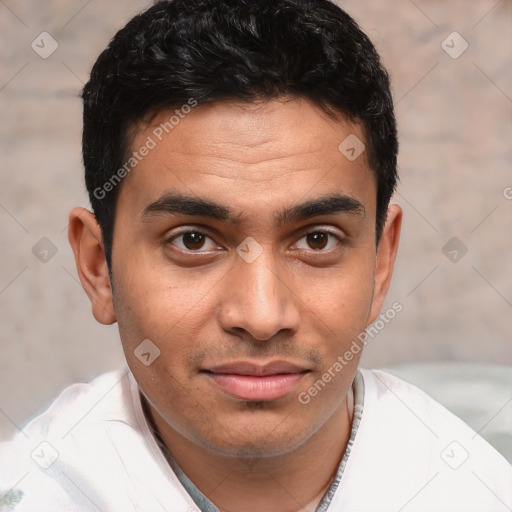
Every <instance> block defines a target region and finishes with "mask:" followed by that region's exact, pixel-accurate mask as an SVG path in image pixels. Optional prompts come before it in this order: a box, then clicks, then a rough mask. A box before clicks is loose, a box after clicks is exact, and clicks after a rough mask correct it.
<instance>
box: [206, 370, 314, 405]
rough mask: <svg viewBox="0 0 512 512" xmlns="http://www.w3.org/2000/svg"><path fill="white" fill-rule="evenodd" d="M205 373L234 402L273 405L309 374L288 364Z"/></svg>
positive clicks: (208, 371)
mask: <svg viewBox="0 0 512 512" xmlns="http://www.w3.org/2000/svg"><path fill="white" fill-rule="evenodd" d="M203 373H204V374H205V375H206V376H207V377H208V378H209V379H210V380H211V381H212V382H213V383H214V384H215V385H216V386H218V387H219V388H220V389H221V390H222V391H224V392H225V393H227V394H228V395H230V396H232V397H233V398H237V399H239V400H253V401H256V400H257V401H271V400H278V399H279V398H283V397H284V396H286V395H288V394H290V393H291V392H292V391H293V390H294V389H295V388H296V387H297V386H298V384H299V382H300V381H301V379H302V378H303V377H304V375H306V374H307V373H309V370H308V369H306V368H301V367H300V366H297V365H294V364H292V363H289V362H286V361H272V362H270V363H268V364H265V365H261V364H256V363H251V362H248V361H239V362H234V363H228V364H222V365H218V366H213V367H210V368H207V369H206V370H203Z"/></svg>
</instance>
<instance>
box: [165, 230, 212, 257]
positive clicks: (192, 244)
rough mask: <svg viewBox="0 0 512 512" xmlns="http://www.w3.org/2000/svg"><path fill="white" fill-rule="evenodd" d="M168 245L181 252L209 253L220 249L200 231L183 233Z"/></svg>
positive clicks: (172, 239)
mask: <svg viewBox="0 0 512 512" xmlns="http://www.w3.org/2000/svg"><path fill="white" fill-rule="evenodd" d="M167 243H170V244H172V245H174V246H175V247H177V248H178V249H180V250H181V251H189V252H199V253H203V252H208V251H213V250H215V249H218V248H219V247H218V245H217V244H216V243H215V242H214V241H213V240H212V239H211V238H210V237H209V236H208V235H205V234H204V233H201V232H200V231H182V232H181V233H178V234H177V235H174V236H173V237H172V238H171V239H170V240H169V241H168V242H167Z"/></svg>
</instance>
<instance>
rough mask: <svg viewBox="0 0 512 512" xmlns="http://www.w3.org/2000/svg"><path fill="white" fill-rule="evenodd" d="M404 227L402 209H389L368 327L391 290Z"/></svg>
mask: <svg viewBox="0 0 512 512" xmlns="http://www.w3.org/2000/svg"><path fill="white" fill-rule="evenodd" d="M401 227H402V208H401V207H400V206H398V205H397V204H392V205H391V206H390V207H389V208H388V215H387V219H386V224H385V226H384V229H383V231H382V236H381V238H380V241H379V247H378V249H377V263H376V267H375V281H374V288H373V301H372V308H371V311H370V317H369V319H368V325H370V324H371V323H373V322H374V321H375V320H376V318H377V316H378V314H379V313H380V310H381V308H382V304H383V303H384V299H385V298H386V295H387V293H388V290H389V285H390V283H391V276H392V275H393V267H394V265H395V259H396V254H397V252H398V242H399V240H400V228H401Z"/></svg>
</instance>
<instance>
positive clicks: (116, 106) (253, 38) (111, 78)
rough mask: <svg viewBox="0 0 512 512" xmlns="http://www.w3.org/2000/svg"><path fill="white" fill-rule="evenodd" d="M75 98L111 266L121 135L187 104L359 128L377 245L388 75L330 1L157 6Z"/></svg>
mask: <svg viewBox="0 0 512 512" xmlns="http://www.w3.org/2000/svg"><path fill="white" fill-rule="evenodd" d="M82 98H83V103H84V117H83V121H84V125H83V139H82V151H83V161H84V167H85V181H86V185H87V190H88V193H89V197H90V201H91V206H92V208H93V211H94V214H95V216H96V219H97V221H98V224H99V225H100V227H101V231H102V238H103V243H104V246H105V255H106V259H107V263H108V265H109V269H111V251H112V241H113V226H114V215H115V203H116V196H117V193H118V189H119V187H117V186H116V185H117V183H118V182H120V181H121V179H122V178H123V177H124V176H125V175H126V173H127V172H129V171H130V167H127V165H126V162H127V160H128V159H129V158H130V154H129V151H130V141H131V138H130V136H129V133H130V130H131V128H132V127H134V126H136V124H137V123H139V122H141V121H142V120H144V119H147V118H148V117H152V116H155V115H156V114H157V113H158V112H159V111H160V110H162V109H165V108H172V107H175V106H183V105H190V104H191V102H194V104H193V105H197V104H202V103H210V102H215V101H220V100H230V99H231V100H241V101H243V102H255V101H259V100H272V99H279V98H306V99H309V100H310V101H313V102H314V103H315V104H317V105H318V106H320V107H321V108H322V109H323V110H324V111H325V112H327V113H328V114H329V115H331V116H334V117H336V116H339V115H343V116H345V117H346V118H347V119H349V120H351V121H354V122H360V123H361V124H362V127H363V130H364V134H365V141H364V142H365V145H366V152H367V153H366V154H367V157H368V161H369V164H370V167H371V169H372V171H373V172H374V173H375V176H376V183H377V215H376V241H377V243H378V240H379V238H380V235H381V233H382V229H383V225H384V223H385V220H386V212H387V208H388V205H389V201H390V199H391V196H392V195H393V192H394V189H395V187H396V182H397V169H396V165H397V153H398V140H397V133H396V121H395V116H394V110H393V100H392V96H391V92H390V84H389V76H388V74H387V72H386V70H385V69H384V67H383V65H382V63H381V60H380V58H379V55H378V53H377V51H376V50H375V48H374V46H373V44H372V43H371V41H370V39H369V38H368V37H367V36H366V35H365V34H364V33H363V32H362V31H361V30H360V28H359V27H358V25H357V23H356V22H355V21H354V20H353V19H352V18H351V17H350V16H349V15H348V14H347V13H346V12H344V11H343V10H342V9H340V8H339V7H338V6H337V5H335V4H334V3H332V2H331V1H329V0H222V1H220V0H164V1H159V2H157V3H155V5H153V6H152V7H150V8H149V9H148V10H146V11H145V12H143V13H141V14H139V15H137V16H135V17H134V18H133V19H132V20H130V21H129V22H128V23H127V25H126V26H125V27H124V28H122V29H121V30H119V32H117V34H116V35H115V36H114V38H113V39H112V40H111V42H110V43H109V45H108V46H107V48H106V49H105V50H104V51H103V52H102V53H101V55H100V56H99V57H98V59H97V61H96V63H95V64H94V66H93V68H92V71H91V76H90V79H89V81H88V82H87V84H86V85H85V86H84V88H83V91H82ZM340 142H341V141H340ZM131 163H132V164H133V165H132V166H131V167H133V166H134V165H135V164H136V162H135V161H133V162H131ZM123 169H124V171H123Z"/></svg>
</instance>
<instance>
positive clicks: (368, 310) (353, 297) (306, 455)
mask: <svg viewBox="0 0 512 512" xmlns="http://www.w3.org/2000/svg"><path fill="white" fill-rule="evenodd" d="M171 113H172V112H171ZM169 115H170V114H169V112H160V113H159V114H158V115H157V116H156V117H155V118H154V119H153V120H152V121H151V123H150V125H147V124H146V125H143V124H141V125H139V126H137V127H135V134H136V135H135V138H134V140H133V143H132V149H135V148H139V147H140V146H142V145H143V144H144V143H145V142H146V140H147V137H148V136H152V133H153V130H154V129H155V127H157V126H158V125H159V124H160V123H161V122H163V121H165V120H167V119H169ZM350 134H355V135H356V136H357V137H358V138H359V139H360V140H362V141H364V134H363V133H362V131H361V127H360V126H359V125H357V124H354V123H351V122H348V121H346V120H344V119H343V118H340V119H339V120H333V119H331V118H329V117H327V116H326V114H325V113H323V112H322V111H321V110H320V109H319V108H318V107H317V106H316V105H314V104H313V103H311V102H309V101H308V100H305V99H293V100H287V101H285V100H279V101H278V100H276V101H270V102H260V103H251V104H241V103H237V102H234V101H224V102H217V103H214V104H210V105H200V106H197V107H195V108H194V109H193V110H192V111H191V112H190V113H189V114H188V115H187V116H186V117H185V118H184V119H183V120H181V121H180V123H179V124H178V125H177V126H175V127H174V129H173V130H172V132H171V133H170V134H169V135H166V136H165V137H164V138H163V139H162V141H161V142H158V144H156V147H154V148H153V149H152V150H151V151H150V152H149V153H148V154H147V156H145V157H144V158H143V160H142V161H141V162H140V163H139V164H138V165H137V167H136V169H134V170H133V171H132V172H131V173H130V174H129V175H128V177H127V178H126V179H125V180H124V182H123V183H122V185H121V188H120V190H119V196H118V202H117V206H116V219H115V227H114V243H113V254H112V275H113V287H111V283H110V279H109V275H108V270H107V266H106V263H105V259H104V252H103V246H102V244H101V232H100V229H99V227H98V225H97V223H96V221H95V219H94V216H93V215H92V213H90V212H88V211H87V210H84V209H80V208H77V209H74V210H73V211H72V212H71V215H70V228H69V239H70V243H71V245H72V247H73V250H74V253H75V258H76V261H77V267H78V272H79V276H80V279H81V281H82V284H83V286H84V289H85V291H86V292H87V294H88V296H89V298H90V299H91V304H92V310H93V314H94V316H95V318H96V319H97V320H98V321H99V322H101V323H104V324H110V323H113V322H115V321H117V323H118V325H119V332H120V336H121V340H122V344H123V348H124V351H125V355H126V359H127V362H128V365H129V367H130V369H131V370H132V372H133V374H134V376H135V378H136V380H137V382H138V383H139V386H140V388H141V391H142V393H143V394H144V396H145V397H146V399H147V401H148V403H149V409H150V413H151V416H152V418H153V420H154V422H155V423H156V425H157V427H158V429H159V432H160V434H161V436H162V438H163V440H164V442H165V444H166V445H167V447H168V448H169V450H170V451H171V452H172V454H173V456H174V457H175V459H176V460H177V462H178V463H179V465H180V466H181V467H182V469H183V470H184V471H185V473H186V474H187V475H188V476H189V478H190V479H191V480H192V481H193V482H194V483H195V484H196V485H197V487H198V488H199V489H200V490H201V491H202V492H203V493H204V494H205V495H207V496H208V497H209V498H210V499H211V500H212V501H213V502H214V503H215V504H216V505H217V506H218V507H219V508H220V509H221V510H223V511H231V510H244V511H245V512H252V511H261V510H272V511H273V512H274V511H281V512H284V511H288V512H290V511H294V510H303V509H306V510H314V508H315V506H316V504H317V503H318V502H319V500H320V498H321V496H322V494H323V492H324V491H325V489H326V487H327V486H328V485H329V483H330V480H331V478H332V476H333V475H334V473H335V472H336V469H337V466H338V464H339V461H340V459H341V457H342V455H343V452H344V450H345V446H346V443H347V440H348V436H349V432H350V427H351V424H350V418H349V416H348V414H347V400H346V397H347V392H348V390H349V388H350V385H351V383H352V380H353V378H354V375H355V372H356V369H357V364H358V362H359V357H360V354H358V355H356V356H355V357H354V359H352V361H351V362H350V363H349V364H348V365H347V366H345V367H344V368H343V370H342V371H340V372H338V373H337V374H336V377H335V378H333V379H332V380H331V382H329V383H328V384H327V385H326V386H325V387H324V388H323V389H322V391H321V392H319V393H318V395H317V396H315V397H314V398H312V399H311V400H310V402H309V403H308V404H302V403H300V401H299V400H298V396H299V394H300V393H301V392H304V391H307V390H308V388H310V387H311V386H312V385H313V384H314V382H315V381H317V379H319V378H321V377H322V374H323V373H324V372H326V371H327V369H328V368H329V367H331V366H332V365H333V363H334V362H335V361H336V359H337V357H338V356H339V355H342V354H343V353H344V352H345V351H346V350H347V349H349V348H350V346H351V344H352V342H353V341H354V340H356V339H357V337H358V335H359V334H360V333H361V332H362V331H363V330H364V329H365V327H366V326H367V325H369V324H370V323H371V322H372V321H374V320H375V319H376V317H377V316H378V314H379V311H380V309H381V307H382V303H383V300H384V298H385V295H386V293H387V290H388V287H389V282H390V279H391V274H392V270H393V264H394V260H395V256H396V251H397V247H398V239H399V232H400V225H401V209H400V207H398V206H396V205H392V206H390V208H389V211H388V219H387V223H386V226H385V229H384V232H383V235H382V237H381V240H380V243H379V246H378V248H377V247H376V245H375V211H376V180H375V176H374V174H373V173H372V171H371V170H370V168H369V166H368V162H367V159H366V154H365V153H364V152H363V154H362V155H361V156H359V157H358V158H357V159H356V160H354V161H353V162H351V161H349V160H348V159H347V158H346V157H345V156H344V155H343V154H342V153H341V152H340V151H339V150H338V146H339V145H340V143H341V142H342V141H343V140H344V139H345V138H346V137H347V136H348V135H350ZM166 194H182V195H186V196H190V197H194V198H201V199H203V200H207V201H210V202H215V203H218V204H219V205H222V206H224V207H226V208H229V209H230V210H232V212H233V219H232V220H230V221H227V220H221V219H212V218H210V217H208V216H205V215H201V216H198V215H188V214H183V213H180V214H172V213H169V212H167V211H162V210H161V209H158V208H157V207H156V206H154V207H153V208H152V209H151V208H150V210H151V211H149V212H147V213H146V214H144V211H145V209H147V208H148V206H149V205H151V204H152V203H155V202H156V201H158V200H160V199H161V198H162V197H163V196H165V195H166ZM334 194H338V195H342V196H346V197H349V198H351V199H352V200H355V201H357V202H358V203H360V205H361V206H362V207H361V208H359V209H358V210H356V211H341V212H335V213H329V214H323V215H315V216H313V217H310V218H305V219H304V218H294V217H293V216H291V215H288V216H283V215H281V221H282V222H281V223H278V224H276V219H277V218H278V217H279V215H280V214H281V213H282V212H283V210H285V209H290V208H292V207H293V206H296V205H297V204H299V203H303V202H305V201H316V200H319V199H322V198H326V197H330V196H332V195H334ZM183 230H187V231H194V232H196V233H197V232H199V233H203V234H204V235H206V238H201V237H199V238H198V237H197V235H196V238H192V239H191V238H190V235H189V236H185V237H183V236H180V234H183ZM326 231H328V232H329V233H331V235H321V234H320V235H312V233H318V232H321V233H322V232H326ZM308 234H309V236H307V235H308ZM247 237H252V238H253V239H254V240H255V241H256V242H257V244H258V245H259V247H260V248H261V250H262V253H261V254H260V255H259V256H258V257H257V258H256V259H255V260H254V261H253V262H252V263H248V262H247V261H245V260H244V259H243V258H242V257H241V256H240V255H239V254H238V253H237V251H236V249H237V247H239V246H240V244H242V242H244V240H245V239H246V238H247ZM191 240H192V243H191ZM191 249H192V250H191ZM377 249H378V250H377ZM251 250H252V249H251ZM112 290H113V291H112ZM144 339H150V340H151V341H152V343H154V344H155V345H156V346H157V347H158V348H159V350H160V356H159V357H158V358H156V359H155V360H154V361H153V362H152V364H150V365H149V366H145V365H144V364H142V363H141V362H140V361H139V359H138V358H137V357H135V355H134V350H135V349H136V348H137V346H138V345H139V344H140V343H141V342H142V340H144ZM277 360H279V361H285V362H289V363H293V364H294V365H296V366H297V367H299V368H300V369H301V370H302V371H303V373H301V375H300V378H299V379H298V381H297V383H296V384H295V385H294V386H293V389H292V390H291V391H290V392H289V393H287V394H286V395H285V396H283V397H281V398H279V399H275V400H244V399H239V398H235V397H233V396H231V395H230V394H228V393H226V392H225V391H224V390H222V389H221V388H220V387H219V386H218V385H217V384H216V383H215V382H214V381H213V379H212V378H211V375H210V374H208V373H207V372H205V371H204V370H206V369H208V368H212V367H214V366H216V365H220V364H226V363H233V362H238V361H249V362H251V363H254V364H257V365H264V364H267V363H269V362H273V361H277ZM305 507H306V508H305Z"/></svg>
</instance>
